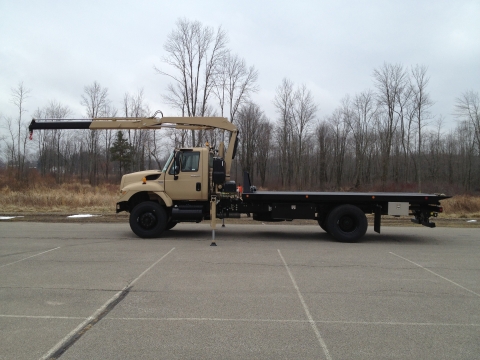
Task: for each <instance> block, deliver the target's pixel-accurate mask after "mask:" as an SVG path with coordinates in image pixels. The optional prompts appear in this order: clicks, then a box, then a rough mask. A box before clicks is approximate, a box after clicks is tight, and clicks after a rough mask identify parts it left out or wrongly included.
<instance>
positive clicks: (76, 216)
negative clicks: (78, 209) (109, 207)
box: [67, 214, 100, 218]
mask: <svg viewBox="0 0 480 360" xmlns="http://www.w3.org/2000/svg"><path fill="white" fill-rule="evenodd" d="M94 216H100V215H91V214H78V215H70V216H67V217H68V218H87V217H94Z"/></svg>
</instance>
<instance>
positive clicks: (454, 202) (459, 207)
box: [442, 195, 480, 218]
mask: <svg viewBox="0 0 480 360" xmlns="http://www.w3.org/2000/svg"><path fill="white" fill-rule="evenodd" d="M442 206H443V211H444V215H442V216H446V217H453V218H467V217H474V218H480V196H469V195H456V196H454V197H452V198H450V199H447V200H443V201H442Z"/></svg>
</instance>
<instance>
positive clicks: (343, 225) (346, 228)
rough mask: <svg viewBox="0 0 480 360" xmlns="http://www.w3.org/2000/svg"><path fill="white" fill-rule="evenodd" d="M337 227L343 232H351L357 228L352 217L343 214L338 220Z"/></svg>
mask: <svg viewBox="0 0 480 360" xmlns="http://www.w3.org/2000/svg"><path fill="white" fill-rule="evenodd" d="M338 227H339V228H340V230H342V231H343V232H352V231H354V230H355V229H356V228H357V223H356V221H355V219H354V218H353V217H351V216H347V215H345V216H342V217H341V218H340V219H339V220H338Z"/></svg>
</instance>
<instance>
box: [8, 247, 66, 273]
mask: <svg viewBox="0 0 480 360" xmlns="http://www.w3.org/2000/svg"><path fill="white" fill-rule="evenodd" d="M57 249H60V246H59V247H56V248H54V249H50V250H47V251H43V252H41V253H38V254H35V255H32V256H29V257H26V258H24V259H20V260H17V261H14V262H11V263H9V264H3V265H0V268H2V267H4V266H8V265H12V264H16V263H18V262H20V261H24V260H27V259H31V258H33V257H35V256H39V255H42V254H46V253H48V252H50V251H53V250H57Z"/></svg>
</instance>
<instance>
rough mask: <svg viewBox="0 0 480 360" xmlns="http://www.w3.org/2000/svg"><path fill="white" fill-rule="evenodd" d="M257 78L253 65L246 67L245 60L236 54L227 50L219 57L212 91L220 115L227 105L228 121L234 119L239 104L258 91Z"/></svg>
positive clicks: (245, 101)
mask: <svg viewBox="0 0 480 360" xmlns="http://www.w3.org/2000/svg"><path fill="white" fill-rule="evenodd" d="M257 79H258V71H257V70H255V67H253V66H250V67H247V64H246V62H245V60H244V59H241V58H240V57H239V56H238V55H236V54H235V55H233V54H232V53H231V52H227V53H226V55H225V56H224V57H222V58H221V59H220V61H219V64H218V68H217V76H215V77H214V84H215V86H214V88H213V91H214V93H215V95H216V96H217V98H218V100H219V105H220V113H221V116H224V108H225V106H228V115H229V117H230V121H231V122H234V121H235V119H236V114H237V111H238V109H239V108H240V106H242V105H243V104H245V103H247V102H248V101H249V99H250V95H251V94H252V93H254V92H256V91H258V87H257V85H256V81H257ZM225 102H227V104H225Z"/></svg>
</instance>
